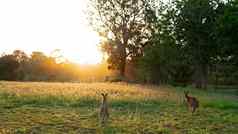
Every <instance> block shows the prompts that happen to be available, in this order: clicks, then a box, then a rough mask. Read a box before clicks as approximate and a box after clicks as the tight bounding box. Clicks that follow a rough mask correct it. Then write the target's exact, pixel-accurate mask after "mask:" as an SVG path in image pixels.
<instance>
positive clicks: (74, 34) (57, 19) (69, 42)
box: [0, 0, 102, 64]
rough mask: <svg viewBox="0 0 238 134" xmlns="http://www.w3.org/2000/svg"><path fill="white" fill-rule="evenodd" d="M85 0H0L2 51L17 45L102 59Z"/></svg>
mask: <svg viewBox="0 0 238 134" xmlns="http://www.w3.org/2000/svg"><path fill="white" fill-rule="evenodd" d="M86 7H87V4H86V1H84V0H71V1H64V0H41V1H32V0H21V1H18V0H8V1H1V2H0V19H1V21H0V54H1V53H3V52H7V53H11V52H12V51H13V50H15V49H20V50H23V51H26V52H27V53H28V54H30V53H31V52H32V51H42V52H44V53H46V54H48V55H49V54H50V53H51V52H52V51H54V50H55V49H59V50H60V51H61V52H62V54H63V56H64V57H65V58H66V59H68V60H70V61H72V62H76V63H80V64H96V63H99V62H101V60H102V53H101V52H100V50H99V49H98V46H97V45H98V44H99V36H98V35H97V33H96V32H93V30H92V29H91V28H90V27H89V26H88V22H87V19H86V14H85V13H84V11H85V8H86Z"/></svg>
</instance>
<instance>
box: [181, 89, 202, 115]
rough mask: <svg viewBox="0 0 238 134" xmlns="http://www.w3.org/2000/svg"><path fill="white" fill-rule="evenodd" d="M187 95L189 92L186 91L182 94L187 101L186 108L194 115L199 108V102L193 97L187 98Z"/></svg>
mask: <svg viewBox="0 0 238 134" xmlns="http://www.w3.org/2000/svg"><path fill="white" fill-rule="evenodd" d="M188 93H189V92H188V91H186V92H184V95H185V98H186V101H187V105H188V108H191V109H192V113H194V112H195V111H196V109H197V108H198V107H199V101H198V100H197V99H196V98H195V97H192V96H189V95H188Z"/></svg>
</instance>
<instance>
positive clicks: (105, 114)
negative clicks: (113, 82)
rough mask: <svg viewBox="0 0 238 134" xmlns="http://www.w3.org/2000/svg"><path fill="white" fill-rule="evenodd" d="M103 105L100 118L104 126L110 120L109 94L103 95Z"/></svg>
mask: <svg viewBox="0 0 238 134" xmlns="http://www.w3.org/2000/svg"><path fill="white" fill-rule="evenodd" d="M101 95H102V103H101V107H100V113H99V118H100V121H101V123H102V124H104V123H105V122H106V121H107V119H108V118H109V112H108V104H107V93H105V94H104V93H102V94H101Z"/></svg>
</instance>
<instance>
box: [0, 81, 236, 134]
mask: <svg viewBox="0 0 238 134" xmlns="http://www.w3.org/2000/svg"><path fill="white" fill-rule="evenodd" d="M184 90H191V88H175V87H169V86H161V87H157V86H143V85H136V84H126V83H80V84H79V83H43V82H24V83H23V82H4V81H2V82H0V134H12V133H17V134H29V133H32V134H47V133H49V134H58V133H72V134H78V133H82V134H87V133H88V134H94V133H95V134H237V133H238V94H237V90H236V91H234V92H231V93H227V92H222V93H221V92H218V91H216V92H215V93H214V91H198V90H191V91H190V92H191V95H192V96H196V97H197V98H198V99H199V101H200V108H199V110H198V111H197V112H196V113H195V114H191V112H188V110H187V108H186V106H185V104H184V97H183V91H184ZM101 92H107V93H109V105H110V120H109V122H108V124H107V125H106V126H105V127H102V126H101V125H100V124H99V121H98V108H99V106H100V100H101V96H100V93H101Z"/></svg>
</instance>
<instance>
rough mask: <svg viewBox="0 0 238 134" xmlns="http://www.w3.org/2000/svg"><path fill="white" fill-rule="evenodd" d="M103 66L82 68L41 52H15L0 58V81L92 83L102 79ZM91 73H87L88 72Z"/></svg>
mask: <svg viewBox="0 0 238 134" xmlns="http://www.w3.org/2000/svg"><path fill="white" fill-rule="evenodd" d="M104 66H105V65H104V64H101V65H98V66H96V67H94V66H90V67H89V66H87V67H82V66H79V65H77V64H74V63H71V62H69V61H67V60H63V61H60V60H59V59H58V57H54V56H46V55H45V54H44V53H42V52H32V54H31V55H30V56H28V55H27V54H26V53H25V52H24V51H21V50H15V51H14V52H13V53H12V54H3V55H2V56H1V57H0V80H11V81H62V82H64V81H77V82H78V81H84V80H86V81H89V80H90V81H93V80H96V79H103V78H104V77H105V75H106V73H108V72H107V70H106V69H104V68H106V67H104ZM88 70H90V71H91V73H89V71H88Z"/></svg>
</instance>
